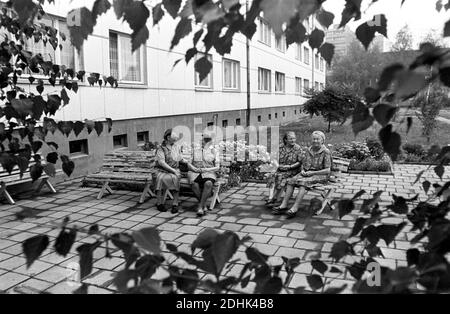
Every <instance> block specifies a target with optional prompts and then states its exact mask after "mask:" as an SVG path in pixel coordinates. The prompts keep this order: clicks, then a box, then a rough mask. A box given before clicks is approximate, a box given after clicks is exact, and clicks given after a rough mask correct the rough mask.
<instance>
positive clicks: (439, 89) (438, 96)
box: [412, 84, 450, 142]
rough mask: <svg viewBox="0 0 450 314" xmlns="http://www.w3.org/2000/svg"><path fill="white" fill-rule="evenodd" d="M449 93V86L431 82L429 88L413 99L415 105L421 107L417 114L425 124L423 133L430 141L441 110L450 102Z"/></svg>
mask: <svg viewBox="0 0 450 314" xmlns="http://www.w3.org/2000/svg"><path fill="white" fill-rule="evenodd" d="M448 94H449V90H448V88H445V87H443V86H442V85H440V84H439V85H438V84H431V85H430V86H429V87H428V89H427V90H424V91H421V92H420V93H419V94H418V95H417V96H416V97H414V99H413V100H412V105H413V107H414V108H418V109H420V111H419V112H417V116H418V118H419V120H420V121H421V122H422V124H423V132H422V134H423V136H425V137H427V139H428V142H430V140H431V136H432V134H433V131H434V129H435V128H436V124H437V120H436V118H437V117H438V116H439V112H440V110H441V109H442V108H444V107H447V106H448V105H449V104H450V99H449V98H448Z"/></svg>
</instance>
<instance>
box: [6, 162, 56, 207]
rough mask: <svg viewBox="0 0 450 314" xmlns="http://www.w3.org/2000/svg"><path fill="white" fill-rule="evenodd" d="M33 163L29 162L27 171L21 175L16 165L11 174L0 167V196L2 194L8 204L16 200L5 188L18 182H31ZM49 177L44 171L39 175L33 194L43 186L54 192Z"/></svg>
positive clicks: (12, 203)
mask: <svg viewBox="0 0 450 314" xmlns="http://www.w3.org/2000/svg"><path fill="white" fill-rule="evenodd" d="M33 165H34V162H30V165H29V167H28V169H27V171H25V172H24V173H23V174H22V176H21V175H20V170H19V167H18V166H17V165H16V166H14V168H13V171H12V173H11V174H10V173H8V172H7V171H6V170H5V169H3V167H0V169H1V171H0V197H3V196H4V197H5V198H6V200H7V201H8V203H9V204H11V205H14V204H15V203H16V202H15V201H14V199H13V198H12V197H11V195H10V194H9V192H8V190H7V188H8V187H10V186H15V185H18V184H23V183H29V182H33V179H32V178H31V174H30V170H31V167H32V166H33ZM49 178H50V177H49V176H48V175H46V174H45V173H43V174H42V175H41V177H40V178H39V180H41V182H40V183H39V185H38V187H37V188H36V190H35V191H34V193H35V194H37V193H39V192H40V191H41V190H42V188H43V187H44V186H47V187H48V188H49V189H50V191H51V192H52V193H56V189H55V188H54V187H53V185H52V184H51V182H50V181H49Z"/></svg>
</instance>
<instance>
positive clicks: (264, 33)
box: [259, 18, 272, 46]
mask: <svg viewBox="0 0 450 314" xmlns="http://www.w3.org/2000/svg"><path fill="white" fill-rule="evenodd" d="M271 37H272V30H271V29H270V26H269V24H268V23H267V22H265V21H264V20H263V19H261V18H260V19H259V41H261V42H263V43H264V44H266V45H269V46H270V44H271V40H270V38H271Z"/></svg>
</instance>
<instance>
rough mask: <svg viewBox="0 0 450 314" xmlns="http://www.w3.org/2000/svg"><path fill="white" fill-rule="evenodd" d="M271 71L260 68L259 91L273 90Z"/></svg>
mask: <svg viewBox="0 0 450 314" xmlns="http://www.w3.org/2000/svg"><path fill="white" fill-rule="evenodd" d="M271 75H272V74H271V72H270V70H267V69H263V68H258V90H259V91H260V92H270V91H271V90H272V79H271V78H272V77H271Z"/></svg>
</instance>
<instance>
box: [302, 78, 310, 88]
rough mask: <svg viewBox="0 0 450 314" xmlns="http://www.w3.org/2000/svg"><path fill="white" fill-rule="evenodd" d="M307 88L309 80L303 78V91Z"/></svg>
mask: <svg viewBox="0 0 450 314" xmlns="http://www.w3.org/2000/svg"><path fill="white" fill-rule="evenodd" d="M307 89H309V80H307V79H305V80H304V81H303V91H306V90H307Z"/></svg>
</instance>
